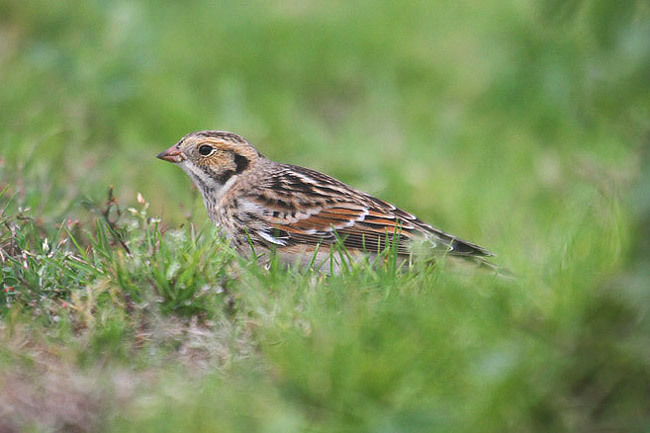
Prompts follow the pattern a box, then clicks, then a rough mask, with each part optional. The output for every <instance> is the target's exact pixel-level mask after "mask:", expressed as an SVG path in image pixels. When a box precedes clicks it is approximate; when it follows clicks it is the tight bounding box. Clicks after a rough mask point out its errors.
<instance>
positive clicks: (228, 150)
mask: <svg viewBox="0 0 650 433" xmlns="http://www.w3.org/2000/svg"><path fill="white" fill-rule="evenodd" d="M157 157H158V158H160V159H162V160H165V161H169V162H173V163H175V164H177V165H179V166H180V167H181V168H182V169H183V171H185V172H186V173H187V174H188V175H189V176H190V177H191V178H192V180H193V181H194V183H195V184H196V186H197V187H198V188H199V189H200V190H201V192H202V193H203V194H206V193H207V192H208V191H209V190H219V189H221V187H223V185H225V184H226V182H228V181H229V180H230V179H231V178H233V177H234V176H237V175H240V174H242V173H243V172H245V171H246V170H247V169H248V168H249V167H251V166H252V165H253V164H255V163H256V162H257V160H258V159H260V158H262V155H260V153H259V152H258V151H257V149H255V148H254V147H253V146H252V145H251V144H250V143H249V142H248V141H246V140H245V139H244V138H243V137H240V136H239V135H237V134H233V133H231V132H225V131H199V132H192V133H190V134H187V135H186V136H185V137H183V138H182V139H181V140H180V141H179V142H178V143H176V144H175V145H173V146H172V147H170V148H169V149H167V150H165V151H163V152H160V153H159V154H158V155H157Z"/></svg>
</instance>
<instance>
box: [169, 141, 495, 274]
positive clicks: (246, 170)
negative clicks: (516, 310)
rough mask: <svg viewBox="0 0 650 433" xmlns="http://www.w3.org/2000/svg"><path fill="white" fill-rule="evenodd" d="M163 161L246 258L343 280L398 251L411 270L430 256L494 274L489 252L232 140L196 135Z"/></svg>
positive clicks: (176, 146)
mask: <svg viewBox="0 0 650 433" xmlns="http://www.w3.org/2000/svg"><path fill="white" fill-rule="evenodd" d="M157 157H158V158H160V159H162V160H164V161H168V162H171V163H174V164H176V165H177V166H179V167H180V168H181V169H182V170H183V171H184V172H185V173H186V174H187V175H188V176H189V177H190V178H191V180H192V181H193V182H194V184H195V186H196V187H197V189H198V190H199V191H200V192H201V195H202V197H203V202H204V205H205V208H206V210H207V213H208V215H209V217H210V219H211V221H212V222H213V223H214V224H216V225H217V226H218V227H219V228H220V230H221V231H222V232H223V233H224V234H225V236H226V238H227V239H228V240H229V242H230V244H231V245H232V246H233V247H234V248H235V249H236V250H237V251H238V252H239V253H240V255H242V256H244V257H250V256H251V255H253V256H254V257H255V258H256V259H257V260H259V261H262V262H265V263H267V264H268V263H269V262H270V260H271V257H274V256H275V257H278V258H279V259H280V262H282V263H284V264H287V265H292V264H297V265H309V266H312V267H314V268H317V269H321V270H324V271H325V272H327V273H339V272H340V270H341V269H342V267H344V266H348V265H349V263H343V262H345V261H346V260H350V261H354V260H359V259H362V258H363V257H368V258H369V259H371V260H376V258H377V257H383V258H384V260H386V257H387V255H386V254H384V253H386V252H387V251H393V252H394V254H395V255H396V258H397V259H398V261H399V263H400V264H402V263H409V264H412V263H413V262H414V255H415V254H416V252H422V251H424V252H425V254H424V255H425V256H430V257H434V258H435V257H438V258H439V257H442V256H445V257H453V258H460V259H463V260H464V261H473V262H475V263H478V264H480V265H484V266H488V267H490V268H495V266H494V265H492V264H491V262H490V261H489V260H488V258H489V257H492V256H493V255H494V254H493V253H492V252H490V251H489V250H487V249H485V248H483V247H480V246H478V245H476V244H474V243H472V242H469V241H466V240H463V239H460V238H458V237H456V236H454V235H451V234H449V233H446V232H444V231H442V230H440V229H438V228H435V227H433V226H432V225H430V224H427V223H425V222H423V221H422V220H420V219H419V218H417V217H416V216H415V215H413V214H411V213H409V212H407V211H405V210H402V209H400V208H398V207H397V206H395V205H393V204H391V203H388V202H386V201H384V200H381V199H379V198H377V197H374V196H373V195H370V194H368V193H365V192H363V191H360V190H358V189H356V188H354V187H352V186H349V185H347V184H345V183H343V182H341V181H339V180H337V179H335V178H333V177H331V176H328V175H326V174H324V173H321V172H319V171H316V170H312V169H309V168H305V167H300V166H297V165H291V164H284V163H280V162H275V161H272V160H270V159H267V158H266V157H264V156H263V155H262V154H261V153H260V152H259V151H258V150H257V149H256V148H255V147H254V146H253V145H252V144H251V143H250V142H249V141H248V140H246V139H245V138H243V137H241V136H240V135H237V134H235V133H232V132H227V131H218V130H205V131H197V132H192V133H189V134H187V135H185V136H184V137H183V138H181V139H180V141H178V142H177V143H176V144H174V145H173V146H171V147H169V148H168V149H166V150H164V151H163V152H160V153H159V154H158V155H157ZM341 250H343V251H344V253H343V254H341V253H340V252H341ZM418 254H420V253H418ZM346 258H347V259H346Z"/></svg>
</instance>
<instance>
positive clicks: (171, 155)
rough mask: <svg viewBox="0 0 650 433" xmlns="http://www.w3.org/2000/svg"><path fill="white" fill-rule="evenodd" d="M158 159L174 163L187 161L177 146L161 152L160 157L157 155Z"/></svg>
mask: <svg viewBox="0 0 650 433" xmlns="http://www.w3.org/2000/svg"><path fill="white" fill-rule="evenodd" d="M156 158H160V159H162V160H165V161H169V162H174V163H177V162H181V161H185V155H183V153H182V152H181V150H180V149H179V148H178V146H176V145H173V146H172V147H170V148H169V149H167V150H165V151H163V152H160V153H159V154H158V155H156Z"/></svg>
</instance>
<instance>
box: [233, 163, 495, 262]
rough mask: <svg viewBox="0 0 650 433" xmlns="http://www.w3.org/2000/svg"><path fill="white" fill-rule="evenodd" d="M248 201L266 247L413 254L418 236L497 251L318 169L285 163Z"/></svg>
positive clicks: (449, 248)
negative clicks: (332, 247) (393, 250)
mask: <svg viewBox="0 0 650 433" xmlns="http://www.w3.org/2000/svg"><path fill="white" fill-rule="evenodd" d="M245 199H246V200H247V201H248V202H249V206H251V208H253V209H257V211H256V217H257V219H261V220H262V221H263V224H261V225H259V226H257V227H255V228H252V233H250V235H251V238H252V240H253V241H256V242H260V243H263V244H265V245H276V246H278V247H285V246H286V247H289V246H295V245H309V246H316V245H331V244H335V243H337V242H341V243H342V244H343V245H344V246H345V247H346V248H348V249H356V250H363V251H366V252H381V251H383V250H384V249H386V248H387V247H393V248H396V249H397V252H398V254H401V255H408V254H410V246H411V242H412V241H413V240H414V239H425V240H426V241H427V242H428V245H430V248H431V250H432V251H438V252H440V253H447V254H451V255H460V256H490V255H492V253H490V252H489V251H487V250H485V249H483V248H481V247H479V246H477V245H474V244H472V243H470V242H467V241H463V240H461V239H458V238H456V237H454V236H452V235H449V234H447V233H444V232H442V231H440V230H438V229H435V228H433V227H432V226H430V225H428V224H425V223H423V222H422V221H420V220H419V219H417V218H416V217H415V216H414V215H412V214H410V213H408V212H405V211H403V210H401V209H399V208H397V207H395V206H394V205H392V204H390V203H387V202H385V201H383V200H380V199H377V198H375V197H373V196H370V195H368V194H366V193H363V192H361V191H358V190H356V189H354V188H352V187H350V186H348V185H346V184H344V183H342V182H340V181H338V180H336V179H334V178H332V177H330V176H327V175H325V174H322V173H319V172H317V171H314V170H310V169H306V168H302V167H296V166H291V165H282V166H281V168H280V169H279V170H277V171H275V172H273V173H272V174H271V175H270V176H269V177H268V178H267V179H265V180H264V181H263V182H260V188H259V189H257V190H256V194H254V195H248V196H247V197H245Z"/></svg>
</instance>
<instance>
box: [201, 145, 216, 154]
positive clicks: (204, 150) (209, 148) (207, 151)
mask: <svg viewBox="0 0 650 433" xmlns="http://www.w3.org/2000/svg"><path fill="white" fill-rule="evenodd" d="M212 151H214V147H212V146H208V145H207V144H204V145H203V146H201V147H199V153H200V154H201V155H203V156H208V155H210V154H211V153H212Z"/></svg>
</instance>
